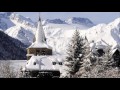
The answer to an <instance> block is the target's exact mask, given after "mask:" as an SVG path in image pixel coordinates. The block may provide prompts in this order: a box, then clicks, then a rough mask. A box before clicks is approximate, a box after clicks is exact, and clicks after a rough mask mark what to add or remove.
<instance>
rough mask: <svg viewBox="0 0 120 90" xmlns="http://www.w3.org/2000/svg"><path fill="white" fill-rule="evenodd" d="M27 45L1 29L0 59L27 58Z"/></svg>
mask: <svg viewBox="0 0 120 90" xmlns="http://www.w3.org/2000/svg"><path fill="white" fill-rule="evenodd" d="M25 48H26V46H25V45H24V44H23V43H21V42H20V41H18V40H16V39H14V38H11V37H10V36H8V35H7V34H5V33H4V32H2V31H0V60H24V59H26V49H25Z"/></svg>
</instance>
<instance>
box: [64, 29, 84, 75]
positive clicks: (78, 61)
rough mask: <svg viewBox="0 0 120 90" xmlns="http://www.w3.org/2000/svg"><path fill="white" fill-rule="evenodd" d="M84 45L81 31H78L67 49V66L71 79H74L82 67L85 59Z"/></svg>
mask: <svg viewBox="0 0 120 90" xmlns="http://www.w3.org/2000/svg"><path fill="white" fill-rule="evenodd" d="M84 44H85V41H84V39H83V38H82V37H81V36H80V33H79V31H77V30H76V31H75V33H74V35H73V37H72V39H71V42H70V44H69V45H68V49H67V54H68V56H67V57H66V62H67V64H66V66H67V67H68V70H67V71H68V73H69V75H70V77H73V76H74V75H75V74H76V72H78V71H79V69H80V68H81V67H82V64H83V58H84V57H85V51H84V48H85V47H84Z"/></svg>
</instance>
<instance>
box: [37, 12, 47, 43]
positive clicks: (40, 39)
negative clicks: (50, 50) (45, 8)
mask: <svg viewBox="0 0 120 90" xmlns="http://www.w3.org/2000/svg"><path fill="white" fill-rule="evenodd" d="M36 43H45V34H44V31H43V27H42V22H41V17H40V12H39V21H38V26H37V31H36Z"/></svg>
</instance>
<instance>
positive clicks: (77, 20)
mask: <svg viewBox="0 0 120 90" xmlns="http://www.w3.org/2000/svg"><path fill="white" fill-rule="evenodd" d="M66 22H67V23H68V24H81V25H86V26H94V23H93V22H92V21H91V20H89V19H88V18H81V17H72V18H69V19H68V20H67V21H66Z"/></svg>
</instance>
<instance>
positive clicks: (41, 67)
mask: <svg viewBox="0 0 120 90" xmlns="http://www.w3.org/2000/svg"><path fill="white" fill-rule="evenodd" d="M64 60H65V56H61V55H53V51H52V48H51V47H50V46H49V45H48V44H47V42H46V39H45V34H44V30H43V26H42V22H41V18H40V16H39V20H38V26H37V30H36V34H35V39H34V41H33V43H32V45H31V46H29V47H28V48H27V63H26V65H25V67H24V68H23V69H22V71H23V72H25V73H26V74H25V75H30V76H32V77H37V76H39V77H43V75H44V77H45V76H46V77H52V78H53V77H60V75H61V74H62V72H63V71H62V70H63V69H62V68H63V61H64Z"/></svg>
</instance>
